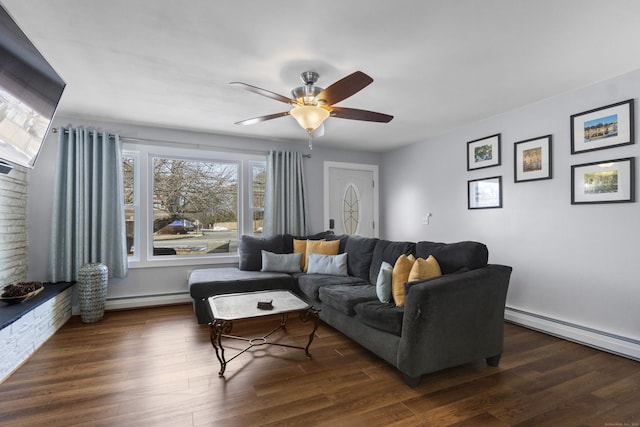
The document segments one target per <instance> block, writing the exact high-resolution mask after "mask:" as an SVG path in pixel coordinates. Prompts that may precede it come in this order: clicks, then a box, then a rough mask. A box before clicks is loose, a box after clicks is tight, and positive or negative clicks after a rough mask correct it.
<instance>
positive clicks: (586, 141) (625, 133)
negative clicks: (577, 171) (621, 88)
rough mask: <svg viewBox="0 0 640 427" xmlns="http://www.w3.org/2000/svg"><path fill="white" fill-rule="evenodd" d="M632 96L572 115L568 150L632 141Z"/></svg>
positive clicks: (574, 151) (578, 151)
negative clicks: (569, 147) (569, 148)
mask: <svg viewBox="0 0 640 427" xmlns="http://www.w3.org/2000/svg"><path fill="white" fill-rule="evenodd" d="M633 133H634V131H633V99H628V100H626V101H622V102H618V103H617V104H611V105H607V106H605V107H600V108H596V109H595V110H589V111H585V112H583V113H578V114H574V115H572V116H571V154H577V153H584V152H586V151H593V150H602V149H605V148H611V147H617V146H620V145H628V144H633V143H634V141H633Z"/></svg>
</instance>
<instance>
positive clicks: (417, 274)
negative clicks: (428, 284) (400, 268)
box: [407, 255, 442, 282]
mask: <svg viewBox="0 0 640 427" xmlns="http://www.w3.org/2000/svg"><path fill="white" fill-rule="evenodd" d="M438 276H442V271H441V270H440V264H438V260H436V259H435V258H434V257H433V255H429V258H427V259H424V258H418V259H417V260H416V262H415V263H414V264H413V267H411V272H410V273H409V279H408V280H407V282H413V281H416V280H423V279H431V278H432V277H438Z"/></svg>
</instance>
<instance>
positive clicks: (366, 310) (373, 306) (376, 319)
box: [353, 301, 404, 336]
mask: <svg viewBox="0 0 640 427" xmlns="http://www.w3.org/2000/svg"><path fill="white" fill-rule="evenodd" d="M353 310H354V311H355V312H356V319H358V320H359V321H360V322H362V323H364V324H365V325H367V326H371V327H372V328H375V329H378V330H380V331H384V332H389V333H391V334H394V335H397V336H400V335H401V334H402V319H403V317H404V308H403V307H396V306H395V304H394V303H387V304H384V303H381V302H379V301H366V302H362V303H360V304H357V305H356V306H355V307H354V308H353Z"/></svg>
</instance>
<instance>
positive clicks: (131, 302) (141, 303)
mask: <svg viewBox="0 0 640 427" xmlns="http://www.w3.org/2000/svg"><path fill="white" fill-rule="evenodd" d="M191 301H192V299H191V296H190V295H189V293H188V292H184V293H179V294H163V295H146V296H137V297H122V298H110V299H107V301H106V303H105V310H128V309H133V308H143V307H153V306H158V305H171V304H184V303H189V302H191ZM71 311H72V314H73V315H79V314H80V307H79V306H77V305H74V306H73V307H72V310H71Z"/></svg>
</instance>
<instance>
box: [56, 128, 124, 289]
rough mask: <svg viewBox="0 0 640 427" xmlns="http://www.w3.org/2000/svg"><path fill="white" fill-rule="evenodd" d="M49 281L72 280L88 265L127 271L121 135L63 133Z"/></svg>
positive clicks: (74, 130)
mask: <svg viewBox="0 0 640 427" xmlns="http://www.w3.org/2000/svg"><path fill="white" fill-rule="evenodd" d="M59 135H60V137H59V140H58V162H57V164H56V177H55V184H54V202H53V218H52V233H51V249H50V256H49V269H48V280H49V281H51V282H60V281H63V282H71V281H75V280H76V279H77V273H78V269H79V268H80V267H81V266H83V265H84V264H86V263H89V262H92V263H97V262H100V263H103V264H105V265H106V266H107V267H108V268H109V276H112V277H125V276H126V275H127V270H128V264H127V248H126V236H125V216H124V195H123V191H124V190H123V180H122V143H121V141H120V137H119V135H118V134H109V133H107V132H98V131H89V130H85V129H80V128H72V129H65V128H61V129H60V131H59Z"/></svg>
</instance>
